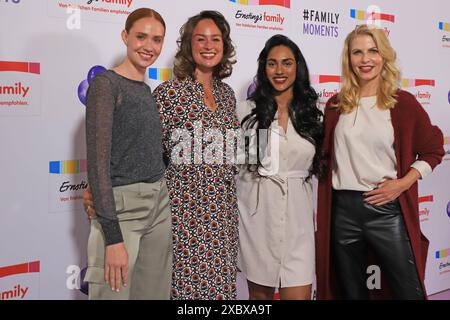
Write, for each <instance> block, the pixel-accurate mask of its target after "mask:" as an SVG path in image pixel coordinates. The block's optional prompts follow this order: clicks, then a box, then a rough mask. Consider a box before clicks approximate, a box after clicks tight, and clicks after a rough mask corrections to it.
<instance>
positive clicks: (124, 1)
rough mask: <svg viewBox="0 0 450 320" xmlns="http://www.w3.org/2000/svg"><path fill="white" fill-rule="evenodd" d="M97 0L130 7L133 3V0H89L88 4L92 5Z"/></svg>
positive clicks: (97, 0)
mask: <svg viewBox="0 0 450 320" xmlns="http://www.w3.org/2000/svg"><path fill="white" fill-rule="evenodd" d="M96 2H101V3H110V4H117V5H122V6H126V7H127V8H129V7H130V6H131V5H132V3H133V0H88V1H87V3H86V4H88V5H90V4H93V3H96Z"/></svg>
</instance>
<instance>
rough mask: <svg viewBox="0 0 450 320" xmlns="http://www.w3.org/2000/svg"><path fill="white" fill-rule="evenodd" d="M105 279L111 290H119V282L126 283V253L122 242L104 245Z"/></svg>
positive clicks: (125, 284)
mask: <svg viewBox="0 0 450 320" xmlns="http://www.w3.org/2000/svg"><path fill="white" fill-rule="evenodd" d="M105 281H106V283H109V285H110V287H111V290H113V291H117V292H119V289H120V282H123V286H124V287H126V286H127V283H128V253H127V250H126V249H125V245H124V243H123V242H119V243H116V244H111V245H109V246H106V252H105Z"/></svg>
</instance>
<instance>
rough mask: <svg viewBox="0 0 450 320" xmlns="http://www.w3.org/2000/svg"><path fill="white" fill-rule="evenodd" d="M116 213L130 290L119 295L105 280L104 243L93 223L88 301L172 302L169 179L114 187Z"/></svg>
mask: <svg viewBox="0 0 450 320" xmlns="http://www.w3.org/2000/svg"><path fill="white" fill-rule="evenodd" d="M113 192H114V199H115V202H116V213H117V218H118V219H119V224H120V229H121V231H122V235H123V239H124V243H125V248H126V250H127V252H128V258H129V261H128V264H129V271H128V272H129V274H128V285H127V286H126V287H123V285H121V287H120V291H119V292H114V291H112V290H111V287H110V286H109V285H108V284H107V283H106V282H105V280H104V256H105V240H104V235H103V231H102V228H101V225H100V223H99V222H98V221H97V220H96V219H93V220H91V231H90V234H89V240H88V269H87V271H86V276H85V278H84V280H85V281H86V282H88V283H89V299H91V300H98V299H108V300H128V299H149V300H150V299H151V300H153V299H158V300H162V299H169V298H170V287H171V281H172V227H171V213H170V206H169V196H168V192H167V186H166V181H165V179H161V180H160V181H157V182H154V183H135V184H130V185H125V186H119V187H114V188H113Z"/></svg>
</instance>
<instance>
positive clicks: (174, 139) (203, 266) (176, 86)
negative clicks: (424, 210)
mask: <svg viewBox="0 0 450 320" xmlns="http://www.w3.org/2000/svg"><path fill="white" fill-rule="evenodd" d="M146 10H149V9H138V10H136V11H135V12H133V13H132V14H131V15H130V16H129V18H128V20H127V26H128V29H127V26H126V29H125V31H124V33H123V34H122V37H123V39H124V42H125V44H126V45H127V58H126V59H125V61H124V63H122V64H121V65H120V66H118V67H117V68H115V69H113V70H112V71H107V72H105V73H104V74H102V75H100V76H98V77H96V79H95V81H94V82H93V83H92V85H91V88H90V89H89V92H88V101H87V103H88V111H87V125H86V127H87V143H88V171H89V172H88V174H89V181H90V184H91V188H92V195H93V206H95V209H96V211H97V215H98V219H93V221H92V225H91V235H90V239H89V244H88V246H89V250H88V256H89V257H88V263H89V266H88V267H89V268H88V273H87V276H86V279H85V280H86V281H89V284H90V286H89V290H90V298H94V299H99V298H109V299H112V298H124V299H127V298H135V299H146V298H147V299H151V298H155V299H162V298H164V296H165V297H168V296H169V292H168V289H164V288H168V287H164V288H162V287H161V288H160V287H158V285H159V284H156V282H158V283H161V284H167V283H168V282H169V281H168V280H167V279H168V277H167V274H168V273H167V272H170V271H172V279H171V280H172V285H171V288H172V289H171V297H172V298H173V299H235V298H236V273H237V265H238V251H239V252H240V254H239V256H240V259H239V265H240V267H241V269H242V271H243V272H244V274H245V276H246V277H247V280H248V285H249V292H250V298H251V299H271V298H272V297H273V291H274V288H279V291H280V297H281V298H282V299H309V298H310V294H311V284H312V282H313V280H314V270H315V268H314V220H313V200H312V199H313V197H312V187H311V184H310V178H311V176H312V175H316V176H318V177H319V178H321V175H320V173H321V172H322V167H325V170H324V176H323V179H321V180H320V181H321V182H320V186H319V208H318V217H317V238H316V246H317V250H316V253H315V255H316V257H317V266H316V267H317V281H318V282H317V290H318V292H317V294H318V298H319V299H321V298H332V297H339V296H338V295H337V294H338V291H337V286H336V287H334V286H333V285H334V284H335V283H339V284H340V285H341V286H340V288H341V290H342V291H340V292H341V293H342V294H343V295H342V297H343V298H362V299H364V298H366V295H365V292H366V290H365V289H364V288H363V286H365V281H364V283H362V282H361V281H363V280H364V279H363V278H364V274H363V273H362V271H364V267H365V265H366V262H365V252H366V251H365V249H366V246H367V245H370V246H375V248H373V249H375V251H376V253H377V254H378V255H379V256H380V258H381V259H382V261H383V263H382V264H381V266H382V272H383V271H384V270H385V271H386V275H387V276H388V279H389V282H390V286H391V287H392V289H393V291H394V292H395V293H396V297H398V298H411V297H412V298H423V297H424V290H423V269H424V264H423V261H422V260H420V259H421V258H422V257H423V254H426V251H421V250H423V249H422V248H423V247H420V240H421V239H422V240H423V239H424V238H421V234H420V228H419V224H418V215H417V210H418V209H417V183H416V180H417V179H418V178H420V177H424V176H425V174H426V173H427V172H430V171H431V169H432V168H434V167H435V166H436V165H437V164H438V163H439V162H440V160H441V158H442V156H443V150H442V134H441V132H440V131H439V129H438V128H436V127H433V126H431V124H430V121H429V118H428V116H427V115H426V113H425V111H424V110H423V109H422V108H421V106H420V105H419V104H418V103H417V101H415V99H414V97H412V96H411V95H409V94H407V93H405V92H403V91H399V90H397V85H396V83H397V81H398V72H397V71H396V70H397V69H396V67H395V53H394V51H393V50H392V48H391V47H390V45H389V43H388V40H387V38H386V37H385V35H384V34H383V33H382V32H381V31H379V32H378V31H374V30H369V31H365V30H366V29H367V28H366V29H364V28H362V27H358V28H357V29H356V30H355V31H354V32H353V33H352V34H350V35H349V37H348V38H347V41H346V46H345V49H344V53H343V88H342V90H341V92H340V93H339V94H338V95H337V97H333V98H332V99H331V100H330V102H329V103H328V105H327V108H326V112H325V123H324V125H325V131H324V132H325V138H324V140H323V129H322V124H321V122H320V119H321V115H322V113H321V112H320V110H319V109H318V108H317V94H316V93H315V91H314V89H312V88H311V86H310V83H309V74H308V69H307V65H306V62H305V60H304V58H303V55H302V54H301V52H300V50H299V49H298V47H297V46H296V45H295V44H294V43H293V42H292V41H291V40H289V39H288V38H286V37H284V36H281V35H277V36H274V37H272V38H271V39H269V40H268V41H267V43H266V45H265V47H264V49H263V51H262V52H261V54H260V56H259V59H258V62H259V65H258V74H257V88H256V91H255V93H254V94H253V95H252V96H251V97H250V99H249V100H248V101H247V102H245V103H243V104H240V105H239V107H238V108H237V115H238V116H239V120H238V117H237V116H236V99H235V95H234V92H233V90H232V89H231V88H230V87H229V86H228V85H227V84H225V83H223V82H222V79H223V78H225V77H227V76H229V75H230V74H231V71H232V64H233V63H234V61H233V60H232V58H233V56H234V47H233V45H232V43H231V39H230V27H229V25H228V23H227V22H226V20H225V18H224V17H223V16H222V15H221V14H220V13H218V12H215V11H203V12H201V13H200V14H198V15H196V16H194V17H191V18H189V20H188V21H187V22H186V23H185V24H184V25H183V27H182V28H181V30H180V41H179V48H178V52H177V54H176V57H175V65H174V74H175V76H176V78H175V79H174V80H171V81H167V82H165V83H162V84H161V85H160V86H159V87H158V88H156V89H155V91H154V92H153V95H154V98H155V100H156V105H155V104H153V103H152V101H153V98H152V97H151V95H149V94H148V93H149V92H150V89H149V88H148V87H147V86H146V85H145V84H144V83H143V78H144V72H145V69H146V68H147V67H148V66H149V65H150V64H151V63H153V62H154V61H155V60H156V58H157V57H158V55H159V53H160V50H161V47H162V42H163V39H164V22H163V20H162V18H161V19H159V18H154V17H155V13H154V11H152V10H151V14H149V13H148V11H146ZM144 11H145V12H147V13H143V12H144ZM136 12H140V14H142V16H138V14H137V13H136ZM133 17H134V18H133ZM157 17H160V16H159V15H158V16H157ZM155 30H159V31H158V32H157V31H155ZM367 30H368V29H367ZM157 39H159V41H160V42H159V45H156V42H157ZM131 40H132V41H131ZM145 88H146V89H145ZM404 109H407V111H403V110H404ZM157 110H159V117H160V120H161V122H158V121H156V122H155V112H157ZM394 110H395V111H394ZM400 118H402V119H403V118H406V119H408V120H407V121H405V123H404V122H403V121H402V122H400V121H399V119H400ZM240 122H241V124H242V126H243V128H244V129H258V130H259V129H266V130H269V137H268V141H266V142H268V143H266V145H267V146H272V145H273V144H274V143H275V142H274V141H277V143H278V147H279V148H278V149H275V150H276V151H275V153H276V154H273V152H272V153H271V151H272V150H273V148H270V147H268V148H264V147H262V148H261V149H262V152H260V153H258V156H257V163H256V164H249V165H245V166H241V167H240V173H239V176H238V177H237V187H238V190H237V191H238V192H237V193H236V183H235V175H236V174H237V173H238V171H239V170H238V167H237V166H236V164H235V163H229V162H228V161H227V159H226V156H224V153H223V152H217V150H215V151H211V150H212V149H211V148H210V147H211V144H212V143H214V137H211V136H208V135H204V133H205V132H207V131H210V132H214V133H216V134H219V135H221V136H222V137H225V136H226V132H227V130H236V129H238V128H239V127H240ZM406 122H407V123H406ZM161 124H162V127H161ZM335 128H336V130H335ZM363 128H364V130H362V129H363ZM367 128H370V130H367ZM422 130H426V132H428V134H427V135H421V134H422V133H423V132H424V131H422ZM419 131H420V133H419ZM180 132H184V133H187V134H184V135H183V134H180ZM196 133H197V134H196ZM198 133H200V134H198ZM414 139H415V140H414ZM322 140H323V141H324V147H323V150H324V153H323V154H324V157H323V159H321V156H322V152H321V151H320V150H321V147H322ZM161 141H162V142H163V143H162V144H163V148H161ZM412 141H417V142H416V143H415V144H413V143H412ZM252 143H253V144H256V146H257V147H258V148H259V147H260V146H262V145H263V144H264V141H260V139H259V138H255V139H253V138H250V144H252ZM180 146H184V147H183V148H180ZM163 150H164V152H165V154H166V156H167V158H168V164H167V170H166V172H165V177H166V179H167V186H168V192H167V190H166V189H165V184H166V181H164V179H162V172H163V170H164V166H163V164H162V158H163ZM416 157H418V159H417V161H416ZM152 159H153V160H152ZM410 167H411V168H410ZM332 190H333V191H332ZM167 193H168V196H169V199H170V208H171V217H172V221H171V227H172V230H170V222H169V223H168V222H167V221H168V218H167V212H168V206H167ZM399 196H400V197H399ZM398 197H399V200H398V201H397V200H396V199H397V198H398ZM88 198H89V194H86V200H85V203H86V205H88V208H89V206H91V205H92V201H90V200H89V199H88ZM238 204H239V206H238ZM88 213H89V214H90V215H91V216H95V211H94V210H93V209H92V208H91V209H89V210H88ZM414 214H416V218H414ZM403 217H404V218H403ZM238 220H239V221H238ZM97 221H98V222H97ZM238 226H239V227H238ZM172 234H173V243H172V244H173V247H172V248H170V247H169V245H168V243H169V242H168V240H167V239H170V237H171V236H172ZM238 235H239V236H238ZM239 237H240V240H239ZM408 237H409V238H408ZM393 239H397V240H396V241H395V244H396V245H392V246H387V245H385V243H386V241H389V243H392V241H393ZM382 240H384V241H385V242H383V241H382ZM388 247H389V248H388ZM411 248H412V251H411ZM387 250H389V251H387ZM172 253H173V264H172V268H170V267H168V263H170V258H171V255H172ZM393 254H396V255H397V260H403V259H404V261H403V263H400V262H397V261H391V260H389V259H388V257H389V255H393ZM399 256H401V257H403V258H401V259H398V257H399ZM103 257H104V259H103ZM414 257H415V258H416V263H414V259H413V258H414ZM383 259H384V260H383ZM417 259H419V260H420V261H418V260H417ZM155 260H157V261H155ZM331 260H333V263H331ZM355 261H356V262H355ZM394 267H395V268H397V269H399V270H400V269H401V270H404V268H407V270H409V271H408V272H406V273H405V274H404V278H403V279H402V283H403V280H404V281H406V283H408V285H403V284H400V285H399V284H398V278H397V276H396V275H395V271H394V273H392V272H390V271H391V270H394V269H393V268H394ZM334 268H336V270H334ZM334 271H336V273H337V275H338V277H337V280H336V281H335V279H334V278H333V277H332V274H334ZM163 274H164V276H163ZM143 277H144V278H145V281H144V280H142V278H143ZM349 278H350V279H349ZM164 279H165V280H164ZM105 280H106V282H105ZM108 283H109V285H108ZM121 283H123V284H124V285H126V284H127V283H129V286H127V289H126V290H122V292H125V293H117V292H112V291H111V289H109V287H111V288H112V289H113V290H118V289H119V287H120V284H121ZM411 288H414V290H415V291H414V292H415V294H414V295H406V293H405V292H410V289H411ZM142 290H144V291H142ZM145 290H147V292H146V291H145ZM156 291H159V293H160V294H162V295H161V296H158V294H159V293H158V292H156ZM144 292H146V293H145V294H144Z"/></svg>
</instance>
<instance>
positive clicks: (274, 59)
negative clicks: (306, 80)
mask: <svg viewBox="0 0 450 320" xmlns="http://www.w3.org/2000/svg"><path fill="white" fill-rule="evenodd" d="M296 74H297V63H296V61H295V57H294V54H293V53H292V51H291V49H289V48H288V47H286V46H284V45H279V46H276V47H273V48H272V49H271V50H270V51H269V54H268V56H267V62H266V76H267V79H268V80H269V82H270V84H271V85H272V87H273V88H274V89H275V91H277V92H278V93H279V94H280V93H283V92H286V91H289V90H290V91H292V90H293V85H294V82H295V78H296Z"/></svg>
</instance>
